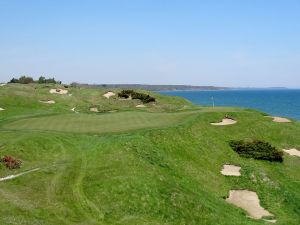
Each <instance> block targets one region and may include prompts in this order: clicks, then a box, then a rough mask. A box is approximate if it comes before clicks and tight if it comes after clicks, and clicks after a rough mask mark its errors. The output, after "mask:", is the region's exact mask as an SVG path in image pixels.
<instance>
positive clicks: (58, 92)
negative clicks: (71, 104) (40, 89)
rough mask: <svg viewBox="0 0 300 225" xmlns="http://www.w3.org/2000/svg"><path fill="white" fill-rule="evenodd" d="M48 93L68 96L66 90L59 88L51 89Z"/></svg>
mask: <svg viewBox="0 0 300 225" xmlns="http://www.w3.org/2000/svg"><path fill="white" fill-rule="evenodd" d="M49 93H50V94H60V95H65V94H68V90H65V89H60V88H53V89H50V91H49Z"/></svg>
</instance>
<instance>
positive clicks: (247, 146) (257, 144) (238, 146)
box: [229, 140, 283, 162]
mask: <svg viewBox="0 0 300 225" xmlns="http://www.w3.org/2000/svg"><path fill="white" fill-rule="evenodd" d="M229 145H230V147H231V148H232V149H233V150H234V151H235V152H237V153H238V154H239V155H240V156H242V157H245V158H253V159H260V160H268V161H271V162H272V161H277V162H282V161H283V152H282V151H279V150H277V149H276V148H275V147H274V146H272V145H271V144H269V143H268V142H264V141H258V140H254V141H230V142H229Z"/></svg>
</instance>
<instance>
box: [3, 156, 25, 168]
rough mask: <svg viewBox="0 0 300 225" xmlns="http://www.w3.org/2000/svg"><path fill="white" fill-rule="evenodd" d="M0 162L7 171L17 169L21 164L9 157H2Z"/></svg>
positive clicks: (19, 161)
mask: <svg viewBox="0 0 300 225" xmlns="http://www.w3.org/2000/svg"><path fill="white" fill-rule="evenodd" d="M0 161H1V162H2V163H4V165H5V166H6V167H7V168H9V169H18V168H20V167H21V164H22V162H21V160H18V159H14V158H13V157H11V156H4V157H3V158H2V159H1V160H0Z"/></svg>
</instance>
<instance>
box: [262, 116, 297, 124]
mask: <svg viewBox="0 0 300 225" xmlns="http://www.w3.org/2000/svg"><path fill="white" fill-rule="evenodd" d="M267 117H270V118H272V119H273V122H276V123H290V122H292V121H291V120H289V119H287V118H283V117H278V116H267Z"/></svg>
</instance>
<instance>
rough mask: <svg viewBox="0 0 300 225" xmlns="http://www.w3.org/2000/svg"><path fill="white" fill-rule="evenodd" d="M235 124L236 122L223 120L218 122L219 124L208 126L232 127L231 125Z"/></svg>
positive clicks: (227, 119)
mask: <svg viewBox="0 0 300 225" xmlns="http://www.w3.org/2000/svg"><path fill="white" fill-rule="evenodd" d="M235 123H237V121H236V120H233V119H229V118H224V119H223V120H222V122H219V123H210V124H211V125H214V126H226V125H232V124H235Z"/></svg>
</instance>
